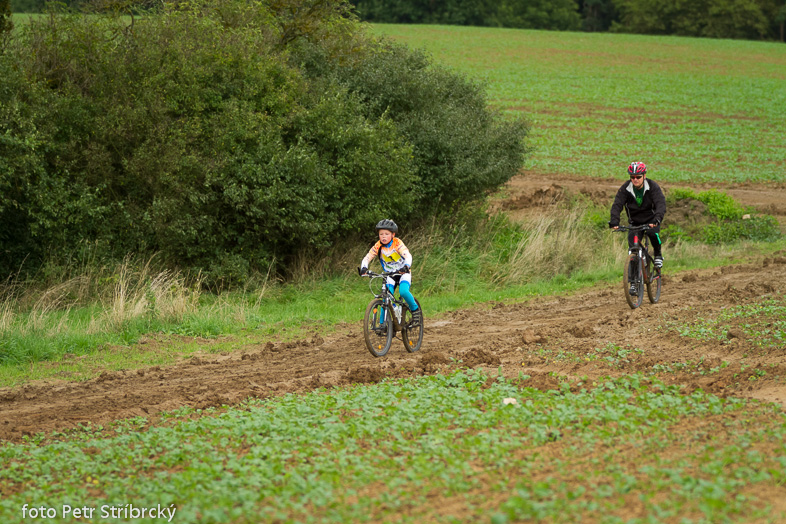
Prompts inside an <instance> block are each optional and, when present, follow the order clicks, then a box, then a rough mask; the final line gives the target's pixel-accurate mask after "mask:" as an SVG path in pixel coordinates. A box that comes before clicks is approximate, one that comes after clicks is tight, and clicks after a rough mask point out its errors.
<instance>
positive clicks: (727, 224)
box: [701, 215, 781, 244]
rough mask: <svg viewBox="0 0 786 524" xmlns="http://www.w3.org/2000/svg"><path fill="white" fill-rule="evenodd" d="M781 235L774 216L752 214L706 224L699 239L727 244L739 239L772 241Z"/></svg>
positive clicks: (709, 242)
mask: <svg viewBox="0 0 786 524" xmlns="http://www.w3.org/2000/svg"><path fill="white" fill-rule="evenodd" d="M780 237H781V233H780V227H779V225H778V221H777V220H776V219H775V217H772V216H769V215H763V216H752V217H750V218H749V219H747V220H737V221H718V222H715V223H712V224H708V225H707V226H705V227H704V230H703V231H702V237H701V240H702V241H703V242H706V243H708V244H727V243H729V242H736V241H738V240H741V239H745V240H753V241H761V242H772V241H774V240H777V239H779V238H780Z"/></svg>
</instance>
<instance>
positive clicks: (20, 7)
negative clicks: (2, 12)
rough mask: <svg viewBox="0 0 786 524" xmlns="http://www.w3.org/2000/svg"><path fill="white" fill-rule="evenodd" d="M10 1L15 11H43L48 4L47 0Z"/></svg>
mask: <svg viewBox="0 0 786 524" xmlns="http://www.w3.org/2000/svg"><path fill="white" fill-rule="evenodd" d="M3 1H4V2H6V1H7V0H3ZM8 3H9V4H10V6H11V10H12V11H13V12H14V13H41V12H43V11H44V7H45V6H46V0H10V2H8Z"/></svg>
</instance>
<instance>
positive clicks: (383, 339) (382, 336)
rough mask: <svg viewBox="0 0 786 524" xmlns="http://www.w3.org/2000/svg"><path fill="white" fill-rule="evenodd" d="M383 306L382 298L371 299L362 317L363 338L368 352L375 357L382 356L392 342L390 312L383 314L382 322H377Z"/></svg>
mask: <svg viewBox="0 0 786 524" xmlns="http://www.w3.org/2000/svg"><path fill="white" fill-rule="evenodd" d="M384 308H385V305H384V303H383V302H382V300H380V299H375V300H372V301H371V302H369V304H368V307H367V308H366V315H365V317H364V318H363V338H365V340H366V347H367V348H368V350H369V352H370V353H371V354H372V355H374V356H375V357H384V356H385V355H386V354H387V352H388V350H390V346H391V344H392V343H393V319H392V317H391V315H390V312H388V314H386V315H384V317H385V321H384V322H382V323H381V324H380V322H379V318H380V316H381V315H382V311H383V310H384Z"/></svg>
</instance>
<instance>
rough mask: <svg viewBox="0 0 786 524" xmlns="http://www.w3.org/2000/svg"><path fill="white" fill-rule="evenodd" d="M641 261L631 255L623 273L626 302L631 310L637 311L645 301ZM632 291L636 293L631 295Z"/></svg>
mask: <svg viewBox="0 0 786 524" xmlns="http://www.w3.org/2000/svg"><path fill="white" fill-rule="evenodd" d="M641 269H642V268H641V259H640V258H639V257H638V256H636V255H631V257H630V258H628V260H626V261H625V270H624V271H623V275H624V276H623V279H622V286H623V288H624V290H623V291H624V292H625V300H627V301H628V305H629V306H630V307H631V309H636V308H637V307H639V306H640V305H641V302H642V300H644V286H643V283H642V280H641ZM631 290H633V291H634V293H633V294H631Z"/></svg>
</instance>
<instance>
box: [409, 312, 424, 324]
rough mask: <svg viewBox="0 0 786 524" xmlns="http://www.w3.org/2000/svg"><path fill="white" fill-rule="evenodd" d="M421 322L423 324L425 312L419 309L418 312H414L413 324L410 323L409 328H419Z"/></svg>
mask: <svg viewBox="0 0 786 524" xmlns="http://www.w3.org/2000/svg"><path fill="white" fill-rule="evenodd" d="M421 322H423V312H422V311H421V310H419V309H418V310H417V311H413V312H412V322H410V323H409V327H418V326H419V325H420V323H421Z"/></svg>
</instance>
